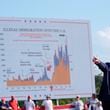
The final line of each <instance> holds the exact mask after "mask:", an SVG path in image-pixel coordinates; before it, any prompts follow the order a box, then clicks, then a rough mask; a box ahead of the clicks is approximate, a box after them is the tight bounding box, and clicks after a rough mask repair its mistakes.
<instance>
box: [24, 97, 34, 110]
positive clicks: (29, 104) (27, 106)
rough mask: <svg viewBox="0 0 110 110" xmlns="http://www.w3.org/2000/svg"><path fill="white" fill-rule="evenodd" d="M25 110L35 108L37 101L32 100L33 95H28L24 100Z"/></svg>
mask: <svg viewBox="0 0 110 110" xmlns="http://www.w3.org/2000/svg"><path fill="white" fill-rule="evenodd" d="M24 107H25V110H35V103H34V101H32V99H31V96H28V97H27V100H26V101H25V102H24Z"/></svg>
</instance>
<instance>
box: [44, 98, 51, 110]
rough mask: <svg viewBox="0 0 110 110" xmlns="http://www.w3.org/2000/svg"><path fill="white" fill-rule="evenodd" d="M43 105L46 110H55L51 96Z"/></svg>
mask: <svg viewBox="0 0 110 110" xmlns="http://www.w3.org/2000/svg"><path fill="white" fill-rule="evenodd" d="M42 105H43V106H44V107H45V110H53V103H52V100H51V98H50V96H47V97H46V100H44V101H43V103H42Z"/></svg>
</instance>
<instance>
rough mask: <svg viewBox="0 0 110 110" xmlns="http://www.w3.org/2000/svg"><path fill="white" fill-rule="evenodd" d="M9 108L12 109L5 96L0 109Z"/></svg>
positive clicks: (7, 109) (0, 103)
mask: <svg viewBox="0 0 110 110" xmlns="http://www.w3.org/2000/svg"><path fill="white" fill-rule="evenodd" d="M9 109H10V107H9V104H8V103H7V102H6V99H5V97H3V98H2V99H1V102H0V110H9Z"/></svg>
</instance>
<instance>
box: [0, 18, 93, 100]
mask: <svg viewBox="0 0 110 110" xmlns="http://www.w3.org/2000/svg"><path fill="white" fill-rule="evenodd" d="M90 37H91V36H90V29H89V22H88V21H75V20H63V19H33V18H0V96H1V97H2V96H6V97H7V98H8V97H10V96H11V95H15V96H16V97H17V99H20V100H21V99H23V100H24V99H26V97H27V95H32V97H33V98H34V99H43V98H45V96H46V95H50V96H51V97H52V98H53V99H58V98H72V97H75V96H76V95H77V94H80V95H81V96H90V95H91V94H92V93H93V92H94V91H95V86H94V77H93V73H92V62H91V38H90Z"/></svg>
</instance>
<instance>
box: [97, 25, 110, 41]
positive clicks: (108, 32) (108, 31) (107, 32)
mask: <svg viewBox="0 0 110 110" xmlns="http://www.w3.org/2000/svg"><path fill="white" fill-rule="evenodd" d="M97 34H98V35H99V36H100V37H104V38H105V39H109V40H110V27H107V28H104V29H103V30H100V31H98V32H97Z"/></svg>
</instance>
